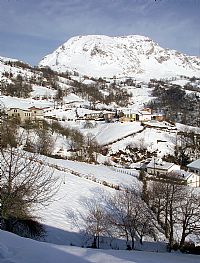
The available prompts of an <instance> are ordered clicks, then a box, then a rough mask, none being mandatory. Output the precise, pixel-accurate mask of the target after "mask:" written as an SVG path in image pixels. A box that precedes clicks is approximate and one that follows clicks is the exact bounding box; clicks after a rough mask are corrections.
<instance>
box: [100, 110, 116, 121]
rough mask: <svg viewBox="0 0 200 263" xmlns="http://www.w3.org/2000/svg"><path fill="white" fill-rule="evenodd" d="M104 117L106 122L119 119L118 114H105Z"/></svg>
mask: <svg viewBox="0 0 200 263" xmlns="http://www.w3.org/2000/svg"><path fill="white" fill-rule="evenodd" d="M103 116H104V119H105V121H106V122H113V121H114V120H116V119H117V118H116V112H104V113H103Z"/></svg>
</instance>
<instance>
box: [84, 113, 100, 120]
mask: <svg viewBox="0 0 200 263" xmlns="http://www.w3.org/2000/svg"><path fill="white" fill-rule="evenodd" d="M84 118H85V120H96V121H97V120H104V115H103V112H99V111H93V112H91V113H87V114H85V115H84Z"/></svg>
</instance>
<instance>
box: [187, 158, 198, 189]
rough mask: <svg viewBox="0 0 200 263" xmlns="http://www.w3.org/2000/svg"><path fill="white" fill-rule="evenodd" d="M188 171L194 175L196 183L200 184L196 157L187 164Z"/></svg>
mask: <svg viewBox="0 0 200 263" xmlns="http://www.w3.org/2000/svg"><path fill="white" fill-rule="evenodd" d="M187 168H188V171H189V172H191V173H194V174H195V175H196V184H197V186H200V159H197V160H195V161H193V162H191V163H189V164H188V165H187Z"/></svg>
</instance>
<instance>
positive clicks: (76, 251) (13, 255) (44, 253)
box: [0, 231, 199, 263]
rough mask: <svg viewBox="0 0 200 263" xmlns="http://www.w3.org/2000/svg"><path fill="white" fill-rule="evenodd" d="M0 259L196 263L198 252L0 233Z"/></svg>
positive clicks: (18, 262)
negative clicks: (93, 245)
mask: <svg viewBox="0 0 200 263" xmlns="http://www.w3.org/2000/svg"><path fill="white" fill-rule="evenodd" d="M0 261H1V262H6V263H27V262H29V263H43V262H48V263H55V262H59V263H66V262H73V263H90V262H93V263H101V262H110V263H122V262H123V263H126V262H127V263H128V262H133V263H147V262H148V263H150V262H153V263H168V262H171V263H175V262H176V263H180V262H181V263H186V262H187V263H197V262H199V256H195V255H184V254H174V253H172V254H169V253H165V254H163V253H151V252H140V251H133V252H130V251H116V250H101V249H100V250H96V249H86V248H76V247H71V246H65V247H64V246H57V245H52V244H48V243H41V242H37V241H33V240H30V239H25V238H21V237H18V236H16V235H14V234H10V233H7V232H4V231H1V233H0Z"/></svg>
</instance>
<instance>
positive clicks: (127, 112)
mask: <svg viewBox="0 0 200 263" xmlns="http://www.w3.org/2000/svg"><path fill="white" fill-rule="evenodd" d="M117 114H118V116H119V121H120V122H128V121H130V122H133V121H139V115H138V113H137V112H134V111H132V110H131V109H124V110H123V111H119V112H118V113H117Z"/></svg>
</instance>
